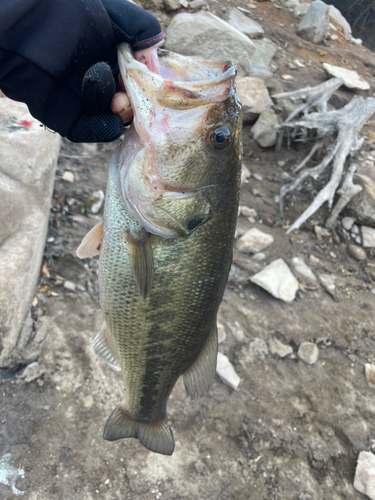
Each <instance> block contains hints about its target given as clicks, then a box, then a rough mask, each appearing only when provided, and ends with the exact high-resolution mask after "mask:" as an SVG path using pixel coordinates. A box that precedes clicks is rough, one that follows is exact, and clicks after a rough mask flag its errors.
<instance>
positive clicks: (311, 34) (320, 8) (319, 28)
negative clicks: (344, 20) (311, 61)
mask: <svg viewBox="0 0 375 500" xmlns="http://www.w3.org/2000/svg"><path fill="white" fill-rule="evenodd" d="M297 33H298V35H299V36H300V37H301V38H303V39H304V40H307V41H309V42H313V43H320V42H322V41H323V40H325V39H326V38H327V37H328V34H329V8H328V5H326V4H325V3H324V2H321V1H320V0H316V1H314V2H312V3H311V5H310V8H309V10H308V11H307V12H306V14H305V15H304V16H303V18H302V20H301V22H300V24H299V25H298V28H297Z"/></svg>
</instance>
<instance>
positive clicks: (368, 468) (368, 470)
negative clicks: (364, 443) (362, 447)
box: [354, 451, 375, 500]
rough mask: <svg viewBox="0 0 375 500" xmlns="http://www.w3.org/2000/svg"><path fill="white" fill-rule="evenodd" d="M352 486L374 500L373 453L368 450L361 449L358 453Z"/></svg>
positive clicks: (374, 464) (374, 463)
mask: <svg viewBox="0 0 375 500" xmlns="http://www.w3.org/2000/svg"><path fill="white" fill-rule="evenodd" d="M354 488H355V489H356V490H357V491H359V492H360V493H363V495H367V496H368V498H370V499H371V500H375V455H374V454H373V453H371V452H370V451H361V453H360V454H359V455H358V462H357V468H356V470H355V476H354Z"/></svg>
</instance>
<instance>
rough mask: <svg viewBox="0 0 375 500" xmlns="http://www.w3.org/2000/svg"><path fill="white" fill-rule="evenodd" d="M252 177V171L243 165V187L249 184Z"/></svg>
mask: <svg viewBox="0 0 375 500" xmlns="http://www.w3.org/2000/svg"><path fill="white" fill-rule="evenodd" d="M250 177H251V173H250V170H249V169H248V168H247V167H246V165H244V164H242V170H241V186H242V184H247V183H248V182H249V179H250Z"/></svg>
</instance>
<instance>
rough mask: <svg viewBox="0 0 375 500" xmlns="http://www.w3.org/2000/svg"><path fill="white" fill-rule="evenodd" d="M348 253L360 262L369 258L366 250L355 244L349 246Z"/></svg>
mask: <svg viewBox="0 0 375 500" xmlns="http://www.w3.org/2000/svg"><path fill="white" fill-rule="evenodd" d="M348 252H349V254H350V255H351V256H352V257H354V258H355V259H356V260H359V261H361V260H365V259H366V258H367V255H366V252H365V250H363V248H361V247H360V246H358V245H354V244H353V243H352V244H350V245H348Z"/></svg>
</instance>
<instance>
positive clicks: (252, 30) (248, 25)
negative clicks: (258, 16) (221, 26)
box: [224, 7, 264, 38]
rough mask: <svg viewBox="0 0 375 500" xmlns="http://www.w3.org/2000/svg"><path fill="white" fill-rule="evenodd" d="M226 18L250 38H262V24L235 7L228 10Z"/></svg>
mask: <svg viewBox="0 0 375 500" xmlns="http://www.w3.org/2000/svg"><path fill="white" fill-rule="evenodd" d="M224 19H225V20H226V21H227V23H229V24H230V25H232V26H233V27H234V28H236V29H237V30H238V31H241V33H243V34H244V35H247V36H248V37H249V38H261V37H262V36H263V34H264V30H263V28H262V26H260V25H259V24H258V23H256V22H255V21H253V20H252V19H250V18H249V17H247V16H245V14H243V13H242V12H240V11H239V10H238V9H236V8H235V7H231V8H229V9H228V10H227V11H226V13H225V15H224Z"/></svg>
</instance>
